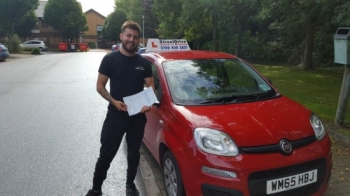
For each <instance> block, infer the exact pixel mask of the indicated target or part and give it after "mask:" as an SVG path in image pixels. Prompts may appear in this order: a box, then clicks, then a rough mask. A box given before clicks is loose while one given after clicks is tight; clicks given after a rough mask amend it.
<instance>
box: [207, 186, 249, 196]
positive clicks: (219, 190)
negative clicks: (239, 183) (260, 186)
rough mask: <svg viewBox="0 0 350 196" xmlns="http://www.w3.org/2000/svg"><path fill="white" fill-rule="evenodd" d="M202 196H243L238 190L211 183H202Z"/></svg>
mask: <svg viewBox="0 0 350 196" xmlns="http://www.w3.org/2000/svg"><path fill="white" fill-rule="evenodd" d="M202 194H203V196H243V193H242V192H241V191H239V190H235V189H228V188H225V187H219V186H215V185H211V184H202Z"/></svg>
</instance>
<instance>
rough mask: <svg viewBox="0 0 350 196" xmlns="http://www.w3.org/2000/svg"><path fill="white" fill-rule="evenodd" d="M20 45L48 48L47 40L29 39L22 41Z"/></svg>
mask: <svg viewBox="0 0 350 196" xmlns="http://www.w3.org/2000/svg"><path fill="white" fill-rule="evenodd" d="M20 46H21V48H23V49H31V48H32V49H33V48H38V49H39V50H40V51H46V50H47V49H48V47H47V46H46V44H45V42H44V41H40V40H28V41H26V42H23V43H21V44H20Z"/></svg>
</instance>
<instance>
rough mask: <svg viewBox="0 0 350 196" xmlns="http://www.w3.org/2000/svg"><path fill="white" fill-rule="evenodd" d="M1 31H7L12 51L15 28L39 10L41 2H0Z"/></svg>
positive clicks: (5, 0)
mask: <svg viewBox="0 0 350 196" xmlns="http://www.w3.org/2000/svg"><path fill="white" fill-rule="evenodd" d="M0 5H1V6H0V18H1V22H0V29H1V30H3V31H5V32H6V34H7V35H8V37H9V42H10V43H9V49H10V51H12V35H13V34H14V31H15V26H16V25H18V24H19V23H20V21H21V20H22V19H23V17H24V16H25V15H26V14H27V13H28V12H30V11H34V10H36V9H37V8H38V5H39V0H16V1H13V0H0Z"/></svg>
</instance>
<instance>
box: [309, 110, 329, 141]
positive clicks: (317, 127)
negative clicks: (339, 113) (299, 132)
mask: <svg viewBox="0 0 350 196" xmlns="http://www.w3.org/2000/svg"><path fill="white" fill-rule="evenodd" d="M310 123H311V126H312V128H313V129H314V132H315V136H316V138H317V139H318V140H321V139H323V138H324V136H325V135H326V129H325V128H324V126H323V124H322V121H321V119H320V118H319V117H318V116H316V115H315V114H311V116H310Z"/></svg>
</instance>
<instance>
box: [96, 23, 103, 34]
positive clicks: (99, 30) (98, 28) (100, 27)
mask: <svg viewBox="0 0 350 196" xmlns="http://www.w3.org/2000/svg"><path fill="white" fill-rule="evenodd" d="M96 30H97V33H99V32H101V31H102V25H97V26H96Z"/></svg>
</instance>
